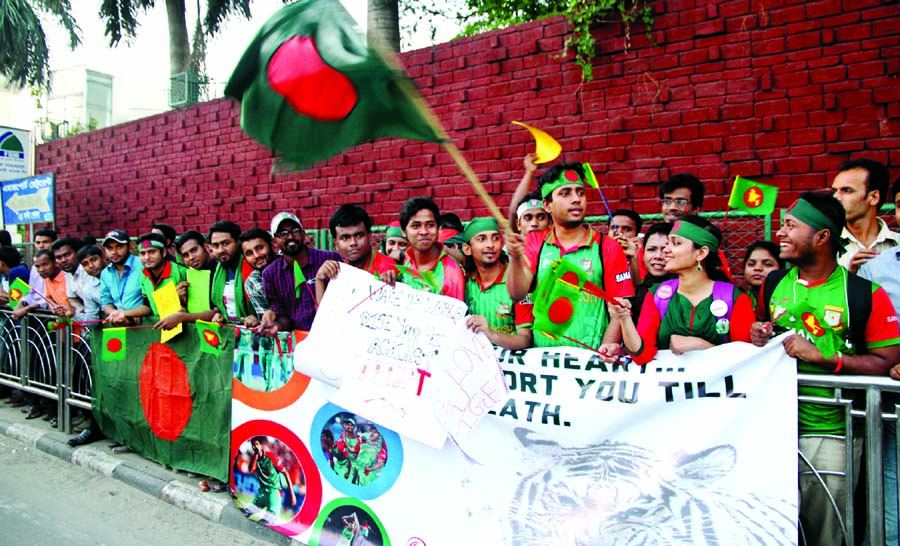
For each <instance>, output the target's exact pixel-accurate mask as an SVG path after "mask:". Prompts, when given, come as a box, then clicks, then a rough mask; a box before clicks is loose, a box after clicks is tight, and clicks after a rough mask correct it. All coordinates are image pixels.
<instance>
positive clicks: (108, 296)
mask: <svg viewBox="0 0 900 546" xmlns="http://www.w3.org/2000/svg"><path fill="white" fill-rule="evenodd" d="M143 270H144V266H142V265H141V262H140V260H138V259H137V257H136V256H134V255H131V256H128V259H127V260H125V268H124V270H123V271H122V277H121V278H119V270H118V269H117V268H116V265H115V264H109V265H108V266H106V267H105V268H104V269H103V271H101V272H100V307H101V308H102V307H104V306H106V305H113V306H115V308H116V309H121V310H123V311H127V310H128V309H134V308H135V307H139V306H141V305H143V304H144V293H143V292H142V291H141V272H142V271H143Z"/></svg>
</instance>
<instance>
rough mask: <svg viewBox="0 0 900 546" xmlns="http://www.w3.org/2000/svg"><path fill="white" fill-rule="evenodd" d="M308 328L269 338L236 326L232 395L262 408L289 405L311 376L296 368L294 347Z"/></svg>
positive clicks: (299, 393) (252, 405) (304, 335)
mask: <svg viewBox="0 0 900 546" xmlns="http://www.w3.org/2000/svg"><path fill="white" fill-rule="evenodd" d="M306 334H307V332H301V331H299V330H298V331H294V332H279V333H278V336H276V337H273V338H267V337H263V336H259V335H257V334H254V333H253V332H252V331H250V330H248V329H246V328H235V334H234V335H235V338H234V346H235V349H234V363H233V368H232V371H233V373H234V377H233V380H232V396H233V398H234V399H235V400H240V401H241V402H243V403H244V404H246V405H248V406H250V407H251V408H255V409H258V410H263V411H275V410H280V409H283V408H286V407H288V406H290V405H291V404H293V403H294V402H296V401H297V399H299V398H300V396H302V395H303V393H304V392H305V391H306V388H307V387H308V386H309V377H307V376H305V375H303V374H301V373H298V372H296V371H295V370H294V357H293V349H294V347H296V345H297V343H298V342H299V341H302V340H303V339H305V338H306Z"/></svg>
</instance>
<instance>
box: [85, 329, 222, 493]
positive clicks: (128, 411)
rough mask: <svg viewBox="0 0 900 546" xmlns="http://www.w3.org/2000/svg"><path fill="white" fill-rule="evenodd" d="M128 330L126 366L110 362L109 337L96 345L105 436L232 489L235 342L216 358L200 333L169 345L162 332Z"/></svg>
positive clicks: (96, 385)
mask: <svg viewBox="0 0 900 546" xmlns="http://www.w3.org/2000/svg"><path fill="white" fill-rule="evenodd" d="M184 327H185V329H186V330H192V329H193V330H196V326H195V325H193V324H187V323H186V324H185V325H184ZM121 330H124V332H123V333H124V337H125V338H127V350H126V351H123V352H126V353H127V354H126V356H125V359H124V361H122V362H111V361H109V360H108V359H107V358H106V353H105V351H104V350H103V347H102V346H98V343H102V341H103V340H102V337H101V336H94V337H93V339H92V342H93V347H92V348H93V354H94V355H95V358H94V361H93V364H92V367H93V380H94V382H93V391H92V395H93V407H92V409H93V413H94V417H95V419H96V420H97V423H98V424H99V425H100V429H101V430H102V431H103V433H104V434H106V436H108V437H109V438H111V439H113V440H115V441H117V442H119V443H122V444H124V445H126V446H128V447H130V448H131V449H133V450H135V451H136V452H138V453H140V454H141V455H142V456H144V457H146V458H148V459H151V460H154V461H157V462H159V463H162V464H165V465H169V466H173V467H175V468H177V469H179V470H188V471H191V472H196V473H198V474H203V475H206V476H212V477H214V478H218V479H220V480H223V481H227V479H228V468H229V454H228V450H229V446H230V436H231V381H232V367H233V360H234V337H233V336H221V343H220V348H221V354H220V355H218V356H215V355H212V354H209V353H204V352H202V351H201V350H200V347H199V344H198V343H197V341H196V340H197V335H198V334H197V333H196V332H195V331H189V332H188V333H187V335H183V336H178V337H176V338H174V339H172V340H171V341H169V343H168V344H162V343H159V332H158V331H156V330H153V329H150V328H124V329H121ZM97 355H99V358H98V357H97Z"/></svg>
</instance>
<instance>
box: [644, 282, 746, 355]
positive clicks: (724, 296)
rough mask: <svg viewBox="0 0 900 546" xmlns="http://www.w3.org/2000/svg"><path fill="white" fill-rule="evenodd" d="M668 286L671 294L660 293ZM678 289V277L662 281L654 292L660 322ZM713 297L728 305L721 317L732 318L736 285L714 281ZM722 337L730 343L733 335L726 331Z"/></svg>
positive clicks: (714, 299)
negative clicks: (661, 294)
mask: <svg viewBox="0 0 900 546" xmlns="http://www.w3.org/2000/svg"><path fill="white" fill-rule="evenodd" d="M664 286H665V287H667V288H668V289H669V290H670V292H669V295H668V296H667V297H665V298H663V297H661V296H660V295H659V291H660V290H661V289H662V287H664ZM677 291H678V279H670V280H668V281H665V282H663V283H660V285H659V287H658V288H657V289H656V292H655V293H654V294H653V303H655V304H656V308H657V309H659V322H660V324H662V321H663V318H665V316H666V311H668V310H669V301H670V300H671V299H672V296H674V295H675V292H677ZM712 299H713V301H714V302H715V301H724V302H725V305H726V309H725V314H724V315H722V316H721V317H718V318H720V319H726V320H729V321H730V320H731V311H732V310H734V285H733V284H731V283H727V282H722V281H713V290H712ZM722 338H723V339H724V342H725V343H729V342H730V341H731V336H730V335H729V334H728V333H727V332H726V333H724V334H722Z"/></svg>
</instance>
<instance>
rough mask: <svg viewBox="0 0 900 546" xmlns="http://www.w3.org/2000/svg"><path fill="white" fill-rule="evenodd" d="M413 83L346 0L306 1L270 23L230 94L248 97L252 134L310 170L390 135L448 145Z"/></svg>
mask: <svg viewBox="0 0 900 546" xmlns="http://www.w3.org/2000/svg"><path fill="white" fill-rule="evenodd" d="M407 84H409V81H408V79H407V77H406V76H405V75H404V74H403V73H402V72H400V71H399V70H397V69H396V68H393V67H391V66H389V65H388V64H387V62H385V60H384V59H383V58H381V57H380V56H379V55H378V54H376V53H374V52H373V51H372V50H371V49H369V47H368V46H367V44H366V37H365V35H364V34H363V33H362V32H361V30H360V29H359V28H358V27H357V25H356V23H355V22H354V21H353V19H352V17H350V15H349V14H348V13H347V11H346V10H345V9H344V7H343V6H342V5H341V4H340V2H338V1H337V0H306V1H302V2H297V3H294V4H291V5H288V6H285V7H284V8H282V9H281V10H279V11H278V12H277V13H275V15H273V16H272V17H271V18H270V19H269V20H268V21H267V22H266V23H265V24H264V25H263V27H262V28H261V29H260V30H259V32H258V33H257V35H256V37H255V38H253V41H252V42H251V43H250V45H249V46H248V47H247V50H246V51H245V52H244V54H243V56H242V57H241V59H240V61H239V62H238V64H237V67H236V68H235V69H234V73H233V74H232V75H231V78H230V79H229V81H228V86H227V87H226V88H225V95H226V96H228V97H231V98H233V99H236V100H238V101H240V103H241V128H242V129H243V130H244V131H245V132H246V133H247V134H248V135H250V137H252V138H253V139H254V140H256V141H258V142H260V143H261V144H263V145H264V146H266V147H268V148H270V149H272V150H275V151H276V152H279V153H281V154H282V155H283V156H284V157H285V158H287V159H288V160H289V161H290V162H291V163H293V164H294V166H296V167H306V166H309V165H312V164H314V163H316V162H319V161H323V160H325V159H328V158H330V157H332V156H334V155H337V154H339V153H340V152H341V151H343V150H344V149H346V148H350V147H352V146H356V145H357V144H360V143H363V142H368V141H372V140H375V139H378V138H383V137H402V138H409V139H413V140H425V141H430V142H441V141H442V138H441V136H439V135H438V133H437V132H436V130H435V129H434V127H433V126H432V125H431V124H429V123H428V121H427V120H426V119H425V117H424V116H423V115H422V114H421V112H420V111H419V110H418V109H417V107H416V104H415V103H414V102H413V100H412V99H410V98H409V96H408V95H407V94H406V93H405V92H404V91H403V89H402V88H403V87H405V86H406V85H407ZM410 85H411V84H410Z"/></svg>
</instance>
